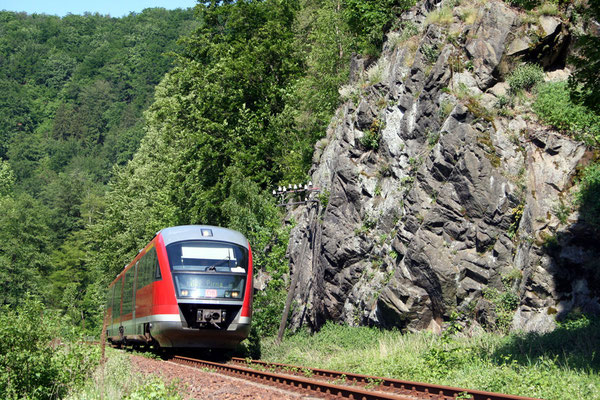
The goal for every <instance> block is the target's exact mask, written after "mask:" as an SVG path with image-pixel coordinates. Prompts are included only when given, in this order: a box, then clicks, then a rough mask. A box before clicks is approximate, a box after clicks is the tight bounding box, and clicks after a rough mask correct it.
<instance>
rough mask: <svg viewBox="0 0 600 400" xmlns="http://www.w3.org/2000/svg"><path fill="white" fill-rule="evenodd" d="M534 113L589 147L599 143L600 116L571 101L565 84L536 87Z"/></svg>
mask: <svg viewBox="0 0 600 400" xmlns="http://www.w3.org/2000/svg"><path fill="white" fill-rule="evenodd" d="M533 109H534V111H535V112H536V113H537V114H538V115H539V116H540V118H541V119H542V121H544V122H546V123H548V124H550V125H552V126H554V127H556V128H557V129H559V130H561V131H564V132H565V133H567V134H569V135H571V136H573V137H575V138H576V139H579V140H583V141H585V142H586V143H588V144H590V145H597V144H598V143H599V141H600V115H598V114H596V113H595V112H593V111H592V110H590V109H589V108H588V107H586V106H585V105H583V104H578V103H574V102H573V101H572V100H571V96H570V90H569V86H568V84H567V82H556V83H546V84H543V85H540V86H539V87H538V96H537V98H536V100H535V103H534V104H533Z"/></svg>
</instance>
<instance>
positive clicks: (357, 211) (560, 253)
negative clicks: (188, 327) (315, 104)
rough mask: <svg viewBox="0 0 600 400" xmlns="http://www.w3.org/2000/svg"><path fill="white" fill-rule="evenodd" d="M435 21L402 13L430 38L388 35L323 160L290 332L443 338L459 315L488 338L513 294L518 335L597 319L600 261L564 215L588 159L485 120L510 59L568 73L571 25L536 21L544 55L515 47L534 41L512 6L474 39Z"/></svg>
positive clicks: (300, 221) (469, 28)
mask: <svg viewBox="0 0 600 400" xmlns="http://www.w3.org/2000/svg"><path fill="white" fill-rule="evenodd" d="M438 6H439V5H438ZM434 8H435V5H433V4H423V5H422V6H421V8H415V9H414V10H411V11H410V12H409V13H408V15H410V17H411V18H412V19H413V20H414V21H420V23H421V25H420V26H421V32H422V33H421V34H419V35H418V36H415V37H412V38H408V39H406V40H405V41H404V42H402V41H400V40H399V39H398V38H399V37H401V36H400V35H395V36H394V34H392V35H390V40H388V42H387V45H386V47H385V49H384V52H383V54H382V56H381V58H380V59H379V61H378V62H377V64H376V65H373V66H371V67H370V68H371V69H370V71H368V72H363V73H362V77H363V78H360V79H362V81H360V82H356V83H355V85H357V86H358V85H362V87H363V89H357V92H358V93H360V97H359V98H358V99H353V100H348V101H347V102H346V103H344V105H343V106H342V107H341V108H340V109H339V110H338V111H337V113H336V116H335V117H334V118H333V120H332V122H331V124H330V126H329V129H328V132H327V137H326V139H324V140H323V141H321V142H320V143H319V144H318V145H317V151H316V152H315V157H314V166H313V169H312V171H311V174H312V180H313V182H315V183H316V184H317V185H318V186H320V187H321V189H322V194H321V198H324V199H327V202H326V204H325V203H324V202H321V203H312V204H311V205H310V206H308V207H305V208H298V209H296V210H294V211H292V212H293V213H295V220H296V221H297V224H296V226H295V228H294V229H293V230H292V235H291V240H290V244H289V258H290V265H291V271H292V273H293V274H297V276H298V282H299V283H298V286H297V288H296V291H295V297H296V302H297V304H298V307H296V309H295V312H294V315H293V321H294V324H295V325H296V326H299V325H301V324H308V325H310V326H312V327H313V328H315V329H317V328H318V327H319V326H320V325H321V324H322V323H323V322H324V321H325V320H329V319H331V320H336V321H344V322H346V323H349V324H369V325H377V326H382V327H386V328H387V327H398V328H400V329H411V330H418V329H432V330H439V329H441V328H442V327H443V324H444V322H445V321H447V320H448V319H449V318H450V317H451V315H453V314H454V315H456V314H461V315H467V316H470V317H472V318H479V320H480V322H481V323H482V324H486V323H490V322H489V320H490V319H492V318H493V317H490V315H491V314H493V310H492V309H489V307H487V306H486V302H487V303H489V301H490V300H489V296H485V293H486V291H488V292H489V291H491V290H496V291H497V292H499V293H502V292H506V291H511V292H514V293H515V294H516V297H517V299H518V309H517V310H516V313H515V317H514V318H513V320H512V323H513V327H514V328H515V329H525V330H537V331H543V330H549V329H552V327H553V324H554V318H555V317H556V316H557V315H561V314H564V313H567V312H569V311H570V310H572V309H573V308H574V307H580V308H585V309H586V310H590V311H594V310H595V311H598V309H599V305H598V295H599V287H598V277H597V276H596V277H595V275H594V273H593V268H591V267H589V264H590V263H591V262H592V261H593V260H594V259H597V257H598V250H597V249H596V247H595V245H594V244H593V243H592V242H593V241H592V240H590V239H589V237H588V238H587V239H585V240H584V238H585V237H586V234H587V235H589V231H587V230H586V227H585V225H584V224H582V223H580V222H578V221H577V219H578V216H577V212H576V211H575V210H574V207H571V206H567V205H565V203H564V202H565V201H567V200H566V199H567V198H569V197H570V195H568V192H569V190H572V184H573V177H574V175H575V173H576V170H577V167H578V165H580V163H581V160H582V159H583V158H584V156H585V154H586V148H585V146H584V145H583V144H581V143H578V142H576V141H573V140H572V139H569V138H566V137H564V136H561V135H560V134H558V133H554V132H551V131H550V130H548V129H545V128H543V127H541V126H539V125H538V124H537V123H536V122H535V120H533V119H529V120H525V119H523V118H521V117H516V118H508V117H503V116H499V115H497V113H495V112H494V111H493V110H492V108H493V106H494V104H495V103H496V102H497V100H498V97H499V96H503V95H504V94H505V93H506V84H504V83H503V82H501V79H502V76H503V75H504V74H505V72H506V71H503V68H504V69H506V68H508V67H507V65H508V64H507V59H509V58H512V60H513V61H512V62H513V63H514V62H515V59H516V58H518V57H522V58H526V59H529V58H530V57H533V58H536V59H538V60H542V59H543V60H547V65H551V64H552V63H553V62H556V60H557V59H559V58H560V57H563V58H564V55H562V53H561V52H563V46H564V42H565V40H567V39H565V35H564V33H563V27H562V25H561V24H560V23H557V24H553V23H551V22H552V21H541V22H540V29H541V30H543V31H544V32H546V36H540V35H538V36H536V40H537V41H539V42H540V43H542V42H544V40H546V39H547V40H548V41H552V42H553V43H558V44H557V47H555V48H554V50H553V47H552V46H546V50H547V51H548V52H549V53H550V54H544V55H543V56H541V55H540V54H541V53H539V54H538V53H537V52H538V47H537V46H532V45H530V44H529V43H528V44H527V46H525V45H520V44H519V43H520V42H519V40H520V41H523V42H525V43H527V41H528V40H529V41H530V42H531V40H532V39H530V38H528V37H527V36H523V35H522V36H521V37H520V38H519V37H518V36H519V35H520V33H519V32H526V31H527V27H526V26H524V25H523V24H522V23H521V22H520V18H519V16H518V15H517V13H516V12H515V11H514V10H512V9H511V8H509V7H508V6H506V5H505V4H504V3H501V2H488V3H487V4H486V5H485V6H483V7H482V8H481V9H480V10H479V14H478V16H477V18H476V19H475V22H474V23H473V24H472V25H466V24H465V23H464V22H461V19H460V18H455V19H454V21H455V22H453V23H452V24H451V25H450V26H437V25H435V24H429V25H426V22H425V21H426V19H425V15H426V14H427V12H429V11H430V10H431V9H434ZM459 12H460V10H455V14H457V13H459ZM515 32H516V33H515ZM561 35H562V36H561ZM558 37H560V40H559V39H557V38H558ZM544 43H545V42H544ZM557 54H558V55H557ZM557 57H558V58H557ZM552 60H554V61H552ZM355 64H356V65H355V66H354V69H353V71H354V72H353V75H354V76H355V78H356V77H358V76H360V75H361V73H360V71H358V72H357V71H356V69H357V68H358V69H360V65H359V63H355ZM357 65H359V66H358V67H357ZM368 76H371V77H377V80H376V81H371V82H369V81H365V80H366V79H368V78H367V77H368ZM356 79H357V80H360V79H359V78H356ZM561 207H562V208H561ZM558 208H561V210H558V211H557V209H558ZM486 307H487V308H486Z"/></svg>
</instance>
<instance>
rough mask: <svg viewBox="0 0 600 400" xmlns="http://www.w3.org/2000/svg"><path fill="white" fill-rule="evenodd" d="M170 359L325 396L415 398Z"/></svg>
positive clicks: (388, 399) (365, 399) (386, 399)
mask: <svg viewBox="0 0 600 400" xmlns="http://www.w3.org/2000/svg"><path fill="white" fill-rule="evenodd" d="M171 361H174V362H176V363H179V364H183V365H188V366H192V367H197V368H201V367H208V368H211V369H215V370H217V371H218V372H220V373H225V374H228V375H237V376H241V377H242V378H244V379H252V380H257V381H261V382H263V383H266V384H271V385H273V384H275V385H282V386H287V387H291V388H292V389H300V390H306V391H310V392H313V394H317V395H319V394H320V395H322V396H325V397H334V398H341V397H344V398H348V399H357V400H358V399H359V400H378V399H383V400H415V399H414V397H412V398H408V397H405V396H401V395H398V394H394V393H385V392H375V391H369V390H366V389H365V388H362V387H352V386H343V385H336V384H332V383H329V382H326V381H322V380H315V379H307V378H304V377H299V376H294V375H288V374H279V373H274V372H269V371H260V370H256V369H252V368H246V367H242V366H237V365H231V364H220V363H215V362H212V361H205V360H197V359H195V358H188V357H181V356H174V357H173V358H172V359H171Z"/></svg>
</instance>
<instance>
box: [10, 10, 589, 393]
mask: <svg viewBox="0 0 600 400" xmlns="http://www.w3.org/2000/svg"><path fill="white" fill-rule="evenodd" d="M590 3H591V5H592V7H590V12H591V13H592V16H594V15H595V16H596V17H597V15H598V14H597V13H598V11H599V10H598V3H599V2H598V1H593V2H590ZM412 5H414V1H413V0H371V1H369V0H337V1H325V0H244V1H232V0H225V1H216V0H212V1H206V2H200V3H199V4H198V5H197V6H196V7H195V8H194V9H189V10H173V11H167V10H164V9H146V10H144V11H143V12H141V13H139V14H136V13H132V14H130V15H129V16H126V17H123V18H111V17H107V16H102V15H98V14H85V15H67V16H65V17H63V18H59V17H55V16H48V15H36V14H33V15H27V14H25V13H13V12H6V11H2V12H0V210H1V212H0V305H2V307H3V308H2V312H1V317H0V321H5V322H6V324H0V349H2V352H0V354H2V355H0V365H1V366H2V367H3V368H4V367H6V370H7V371H11V372H10V374H3V375H2V376H0V392H5V393H8V397H9V398H21V397H23V396H25V395H27V396H30V397H33V398H53V397H61V396H62V395H64V393H65V390H67V389H66V388H65V386H64V384H65V383H66V382H69V381H73V380H78V379H79V380H82V379H83V375H81V376H79V375H77V376H62V375H61V373H60V372H59V368H58V366H59V365H67V364H68V365H78V366H79V367H81V372H80V373H81V374H84V373H85V371H86V370H87V368H89V365H91V364H93V363H94V362H95V361H94V360H95V359H94V357H91V358H86V357H87V356H85V357H84V356H81V357H79V358H78V357H75V356H73V357H71V356H67V355H65V356H64V357H58V358H57V357H54V358H52V357H51V358H47V357H46V358H44V357H37V356H35V357H33V356H32V365H35V366H34V367H31V370H36V369H38V370H39V371H47V372H44V373H43V374H40V375H39V376H37V378H36V379H37V380H33V381H32V380H23V379H17V378H16V377H18V376H19V375H20V368H21V367H19V366H18V365H19V363H20V361H19V356H18V355H17V353H16V351H17V349H27V348H34V347H35V348H37V347H38V346H41V347H43V345H42V343H44V341H45V340H47V339H48V338H51V337H53V336H56V335H59V336H63V337H68V338H74V337H80V336H82V335H87V336H90V335H91V336H98V335H99V331H100V327H101V326H102V317H103V307H104V302H105V288H106V286H107V285H108V283H109V282H110V281H111V280H112V279H113V278H114V277H115V276H116V275H117V274H118V273H119V272H120V270H121V269H122V268H123V266H124V265H125V264H126V263H128V262H129V261H130V260H131V259H132V258H133V257H134V256H135V254H137V251H138V249H140V248H141V247H143V246H144V245H145V244H146V243H147V242H148V241H149V240H150V239H152V237H153V236H154V234H155V233H156V232H157V231H158V230H160V229H162V228H164V227H167V226H173V225H182V224H212V225H219V226H226V227H230V228H232V229H236V230H239V231H241V232H243V233H244V234H245V235H246V236H247V237H248V238H249V240H250V242H251V243H252V246H253V249H254V251H255V264H256V266H257V268H259V269H260V270H261V271H262V272H264V273H265V274H267V275H268V276H269V277H270V281H269V284H268V285H267V286H266V287H265V289H264V290H262V291H260V292H258V293H257V294H256V297H255V303H254V304H255V308H256V314H255V321H254V324H255V326H254V328H255V332H254V335H256V336H265V335H271V334H273V333H274V332H275V330H276V327H277V326H278V321H279V318H280V316H281V311H282V309H283V303H284V301H285V296H286V279H285V278H286V274H287V272H288V265H287V259H286V254H285V253H286V248H287V244H288V243H287V242H288V235H289V229H290V224H284V223H282V217H283V215H282V211H281V209H279V208H277V207H276V205H275V199H274V198H272V196H271V195H270V192H271V190H272V189H273V188H274V187H277V185H281V184H288V183H294V182H304V181H307V180H308V179H309V176H308V171H309V168H310V166H311V161H312V156H313V149H314V145H315V143H316V142H317V141H318V140H319V139H321V138H323V137H324V135H325V130H326V127H327V125H328V124H329V122H330V119H331V116H332V115H333V113H334V111H335V109H336V108H337V107H338V106H339V104H340V94H339V91H338V90H339V88H340V87H341V86H342V85H344V84H345V83H346V82H347V81H348V76H349V67H350V60H351V58H352V57H356V56H357V55H359V56H361V57H363V58H364V59H365V60H367V63H369V62H371V61H374V60H375V59H376V58H377V56H378V54H379V52H380V51H381V47H382V45H383V43H384V40H385V34H386V33H387V32H388V31H390V30H397V31H402V29H403V28H405V27H404V26H403V23H402V22H400V21H401V20H400V19H399V18H398V17H399V15H400V14H401V13H402V12H403V11H405V10H407V9H409V8H410V7H411V6H412ZM594 13H596V14H594ZM597 43H598V39H597V38H596V37H592V36H584V37H582V40H581V44H580V46H581V49H582V54H584V56H582V58H581V59H579V60H574V62H575V63H577V62H579V63H578V64H577V65H579V67H580V68H579V69H578V73H577V74H576V75H575V78H574V79H573V82H572V85H571V88H572V89H573V98H576V99H577V101H579V102H581V103H583V104H587V105H591V107H590V108H593V106H594V104H595V105H597V104H598V103H597V102H596V99H597V97H598V92H599V91H598V85H597V82H598V79H599V74H598V71H599V69H597V68H594V65H597V64H598V62H599V61H598V60H600V56H598V54H597V47H598V46H597ZM588 57H590V58H588ZM590 59H593V60H594V63H589V62H588V61H589V60H590ZM596 111H597V110H596ZM597 139H598V136H597V135H596V136H595V137H593V139H592V144H591V146H597V145H598V141H597ZM599 171H600V169H599V168H598V167H592V168H590V169H589V173H588V174H587V175H585V177H584V181H585V182H587V183H586V185H587V187H588V190H587V192H585V193H583V194H582V196H590V198H598V195H599V193H600V188H599V186H600V172H599ZM588 203H589V202H588ZM588 214H589V216H590V217H589V218H590V220H594V218H595V221H600V210H599V209H598V207H595V206H592V207H591V208H590V209H589V210H588ZM292 223H293V222H292ZM42 310H44V311H42ZM17 320H18V321H21V322H20V323H21V324H22V326H28V327H30V329H31V332H32V333H31V335H29V336H28V337H27V338H22V337H21V339H19V340H20V341H19V342H18V343H17V342H10V341H9V339H8V338H9V337H10V336H11V335H14V332H16V329H17V328H16V327H15V325H13V324H11V323H10V322H8V321H17ZM44 321H46V322H48V323H45V322H44ZM40 325H43V326H44V328H43V329H38V330H37V331H36V329H35V328H34V327H35V326H40ZM28 329H29V328H28ZM11 340H12V339H11ZM8 349H14V351H9V350H8ZM44 351H45V350H44ZM77 351H78V350H77V348H76V347H73V351H72V353H70V354H79V353H77ZM81 354H83V352H81ZM47 363H50V364H52V363H54V364H52V365H49V364H47ZM69 363H71V364H69ZM56 382H62V384H63V385H62V386H61V385H60V384H57V383H56ZM48 385H55V386H53V387H54V389H53V391H52V392H49V391H44V390H42V389H40V388H43V387H48Z"/></svg>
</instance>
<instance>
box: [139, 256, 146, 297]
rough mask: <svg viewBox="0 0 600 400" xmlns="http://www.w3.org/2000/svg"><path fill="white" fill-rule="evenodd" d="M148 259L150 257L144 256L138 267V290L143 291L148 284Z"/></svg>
mask: <svg viewBox="0 0 600 400" xmlns="http://www.w3.org/2000/svg"><path fill="white" fill-rule="evenodd" d="M147 259H148V257H147V256H146V254H144V255H143V256H142V258H141V259H140V265H139V267H138V277H139V278H138V289H141V288H143V287H144V286H146V285H147V284H148V278H147V274H148V273H147V271H146V264H147V261H148V260H147Z"/></svg>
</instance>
